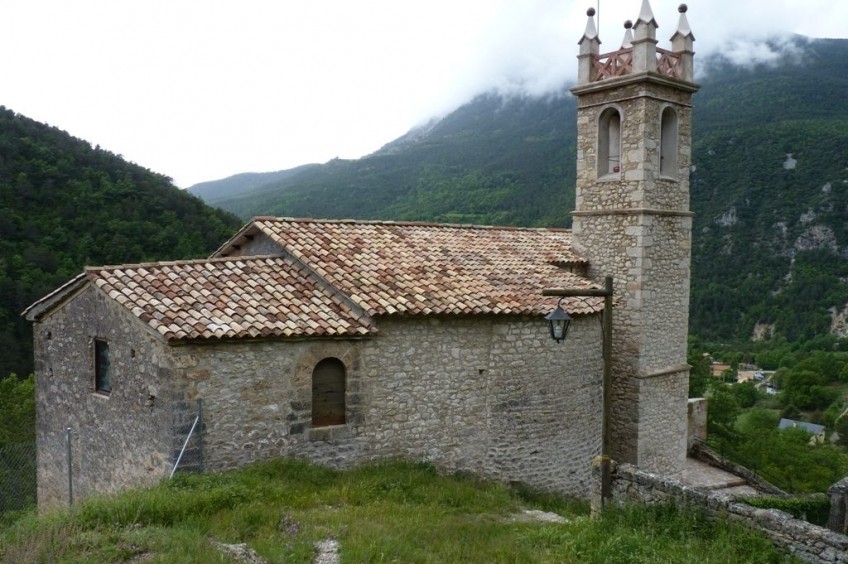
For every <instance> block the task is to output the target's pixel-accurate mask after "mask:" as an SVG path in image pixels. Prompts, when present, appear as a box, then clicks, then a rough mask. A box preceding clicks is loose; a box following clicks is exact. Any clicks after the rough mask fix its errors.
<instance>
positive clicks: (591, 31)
mask: <svg viewBox="0 0 848 564" xmlns="http://www.w3.org/2000/svg"><path fill="white" fill-rule="evenodd" d="M586 15H587V16H589V21H587V22H586V31H584V32H583V37H581V38H580V41H578V42H577V44H578V45H579V44H580V43H583V42H584V41H585V40H587V39H588V40H592V39H594V40H596V41H597V42H598V43H600V42H601V40H600V38H599V37H598V28H597V27H595V9H594V8H589V9H588V10H586Z"/></svg>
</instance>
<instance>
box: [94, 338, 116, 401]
mask: <svg viewBox="0 0 848 564" xmlns="http://www.w3.org/2000/svg"><path fill="white" fill-rule="evenodd" d="M109 372H110V370H109V343H107V342H106V341H103V340H101V339H95V340H94V390H95V391H96V392H100V393H101V394H109V393H111V392H112V382H111V380H110V379H109V378H110V375H109Z"/></svg>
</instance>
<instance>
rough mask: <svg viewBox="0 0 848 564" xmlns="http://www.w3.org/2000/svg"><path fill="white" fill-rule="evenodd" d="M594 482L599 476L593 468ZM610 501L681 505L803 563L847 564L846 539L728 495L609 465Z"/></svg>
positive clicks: (776, 511)
mask: <svg viewBox="0 0 848 564" xmlns="http://www.w3.org/2000/svg"><path fill="white" fill-rule="evenodd" d="M596 472H597V474H596V478H598V479H597V480H596V483H600V475H599V472H598V471H597V469H596ZM611 495H612V499H613V501H614V502H627V501H630V502H641V503H664V502H676V503H685V504H689V505H693V506H697V507H700V508H702V509H704V510H705V511H706V512H707V513H708V514H710V515H720V516H721V517H722V518H727V519H731V520H733V521H737V522H740V523H744V524H745V525H747V526H749V527H752V528H756V529H759V530H761V531H763V532H764V533H765V534H766V535H767V536H768V537H769V538H770V539H771V540H772V542H773V543H774V544H775V545H776V546H778V547H780V548H781V549H783V550H786V551H787V552H788V553H790V554H792V555H794V556H796V557H797V558H799V559H800V560H802V561H804V562H815V563H820V562H821V563H823V562H848V536H845V535H842V534H839V533H835V532H833V531H831V530H829V529H826V528H824V527H819V526H817V525H813V524H811V523H807V522H806V521H802V520H800V519H795V518H793V517H792V516H791V515H789V514H788V513H786V512H784V511H779V510H777V509H759V508H756V507H752V506H750V505H747V504H745V503H741V502H739V501H736V500H735V499H734V498H733V497H732V496H729V495H726V494H722V493H718V492H710V491H706V490H700V489H696V488H693V487H690V486H685V485H684V484H682V483H681V482H679V481H678V480H675V479H673V478H668V477H665V476H660V475H658V474H651V473H649V472H644V471H642V470H639V469H638V468H636V467H635V466H632V465H630V464H620V465H617V464H613V468H612V489H611Z"/></svg>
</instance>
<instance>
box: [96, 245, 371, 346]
mask: <svg viewBox="0 0 848 564" xmlns="http://www.w3.org/2000/svg"><path fill="white" fill-rule="evenodd" d="M86 276H87V278H88V279H89V280H90V281H91V282H92V283H94V284H95V285H96V286H97V287H99V288H100V289H101V290H103V291H104V292H106V293H107V294H108V295H109V296H110V297H112V298H114V299H115V300H116V301H118V303H121V305H123V306H124V307H126V308H127V309H128V310H130V311H131V312H132V313H133V315H135V316H136V317H138V318H139V319H141V320H142V321H144V322H146V323H147V324H149V325H150V326H151V327H152V328H153V329H155V330H156V331H157V332H159V333H160V334H162V335H163V336H164V337H165V338H166V339H168V340H181V339H209V338H219V339H223V338H228V339H231V338H236V339H237V338H246V337H256V336H260V335H261V336H308V335H327V336H333V335H339V336H341V335H366V334H369V333H372V332H374V331H375V327H374V324H373V322H372V320H370V319H369V318H368V317H367V316H366V315H363V314H361V313H358V312H357V311H356V310H355V309H354V308H353V307H352V306H351V305H350V303H348V302H347V301H346V300H345V299H344V298H343V297H341V296H338V295H336V294H334V293H332V291H331V290H328V289H326V288H325V287H324V285H323V284H321V282H320V280H319V279H318V278H317V277H315V276H314V275H312V274H311V273H310V272H309V271H308V270H307V269H305V268H303V266H302V265H299V264H297V263H296V262H294V261H293V260H291V259H286V258H282V257H251V258H239V259H209V260H204V261H182V262H167V263H152V264H142V265H125V266H105V267H96V268H87V269H86ZM282 295H285V296H288V298H287V299H285V300H280V299H279V298H277V297H275V296H282ZM304 322H305V323H304Z"/></svg>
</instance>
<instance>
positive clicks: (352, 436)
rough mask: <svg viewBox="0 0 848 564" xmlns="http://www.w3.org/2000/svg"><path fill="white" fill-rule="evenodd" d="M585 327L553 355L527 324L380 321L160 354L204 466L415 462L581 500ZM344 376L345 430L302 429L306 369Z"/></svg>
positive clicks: (595, 326) (587, 424)
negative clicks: (318, 334) (166, 359)
mask: <svg viewBox="0 0 848 564" xmlns="http://www.w3.org/2000/svg"><path fill="white" fill-rule="evenodd" d="M599 337H600V324H599V323H598V321H597V317H590V318H579V319H577V320H576V321H575V324H574V326H573V327H572V330H571V332H570V334H569V339H568V340H567V341H566V342H565V343H564V344H560V345H557V344H556V343H555V342H554V341H553V340H551V339H550V337H549V336H548V335H547V332H546V328H545V326H544V323H543V322H542V321H541V320H540V319H520V318H515V319H509V320H507V319H502V318H497V317H494V316H493V317H490V318H481V317H474V318H465V319H457V318H433V319H406V320H403V319H397V320H393V319H384V320H382V321H381V322H380V334H379V336H377V337H376V338H373V339H369V340H361V341H319V340H306V341H302V342H298V343H284V342H269V341H265V342H254V343H242V344H235V343H231V344H227V345H224V344H221V345H195V346H185V347H173V351H172V355H173V362H174V365H175V366H177V367H178V369H177V371H178V378H179V379H180V380H181V381H183V382H185V385H186V396H187V398H189V399H191V398H195V397H202V398H204V414H205V415H204V416H205V423H206V427H205V429H206V431H205V444H204V451H205V454H206V460H207V467H208V468H210V469H224V468H232V467H237V466H241V465H243V464H246V463H248V462H251V461H253V460H258V459H264V458H270V457H275V456H298V457H304V458H308V459H310V460H313V461H315V462H320V463H325V464H329V465H331V466H335V467H347V466H351V465H354V464H358V463H362V462H366V461H370V460H375V459H381V458H387V457H403V458H409V459H414V460H427V461H431V462H433V463H435V464H436V465H437V466H439V467H441V468H443V469H446V470H465V471H469V472H473V473H476V474H478V475H485V476H488V477H492V478H495V479H499V480H505V481H513V480H514V481H520V482H524V483H529V484H532V485H534V486H536V487H540V488H545V489H550V490H557V491H561V492H566V493H570V494H575V495H580V496H583V497H587V496H588V495H589V491H590V486H591V460H592V458H593V457H594V456H595V455H597V454H598V453H599V451H600V431H601V412H602V409H601V387H600V385H601V370H602V365H601V347H600V341H599ZM326 357H336V358H339V359H340V360H342V361H343V362H344V364H345V365H346V367H347V369H348V384H347V386H348V391H347V422H346V423H345V424H344V425H338V426H332V427H319V428H313V427H312V425H311V419H310V413H311V411H310V410H311V405H310V404H311V372H312V368H313V367H314V365H315V364H316V363H317V362H318V361H320V360H321V359H322V358H326Z"/></svg>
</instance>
